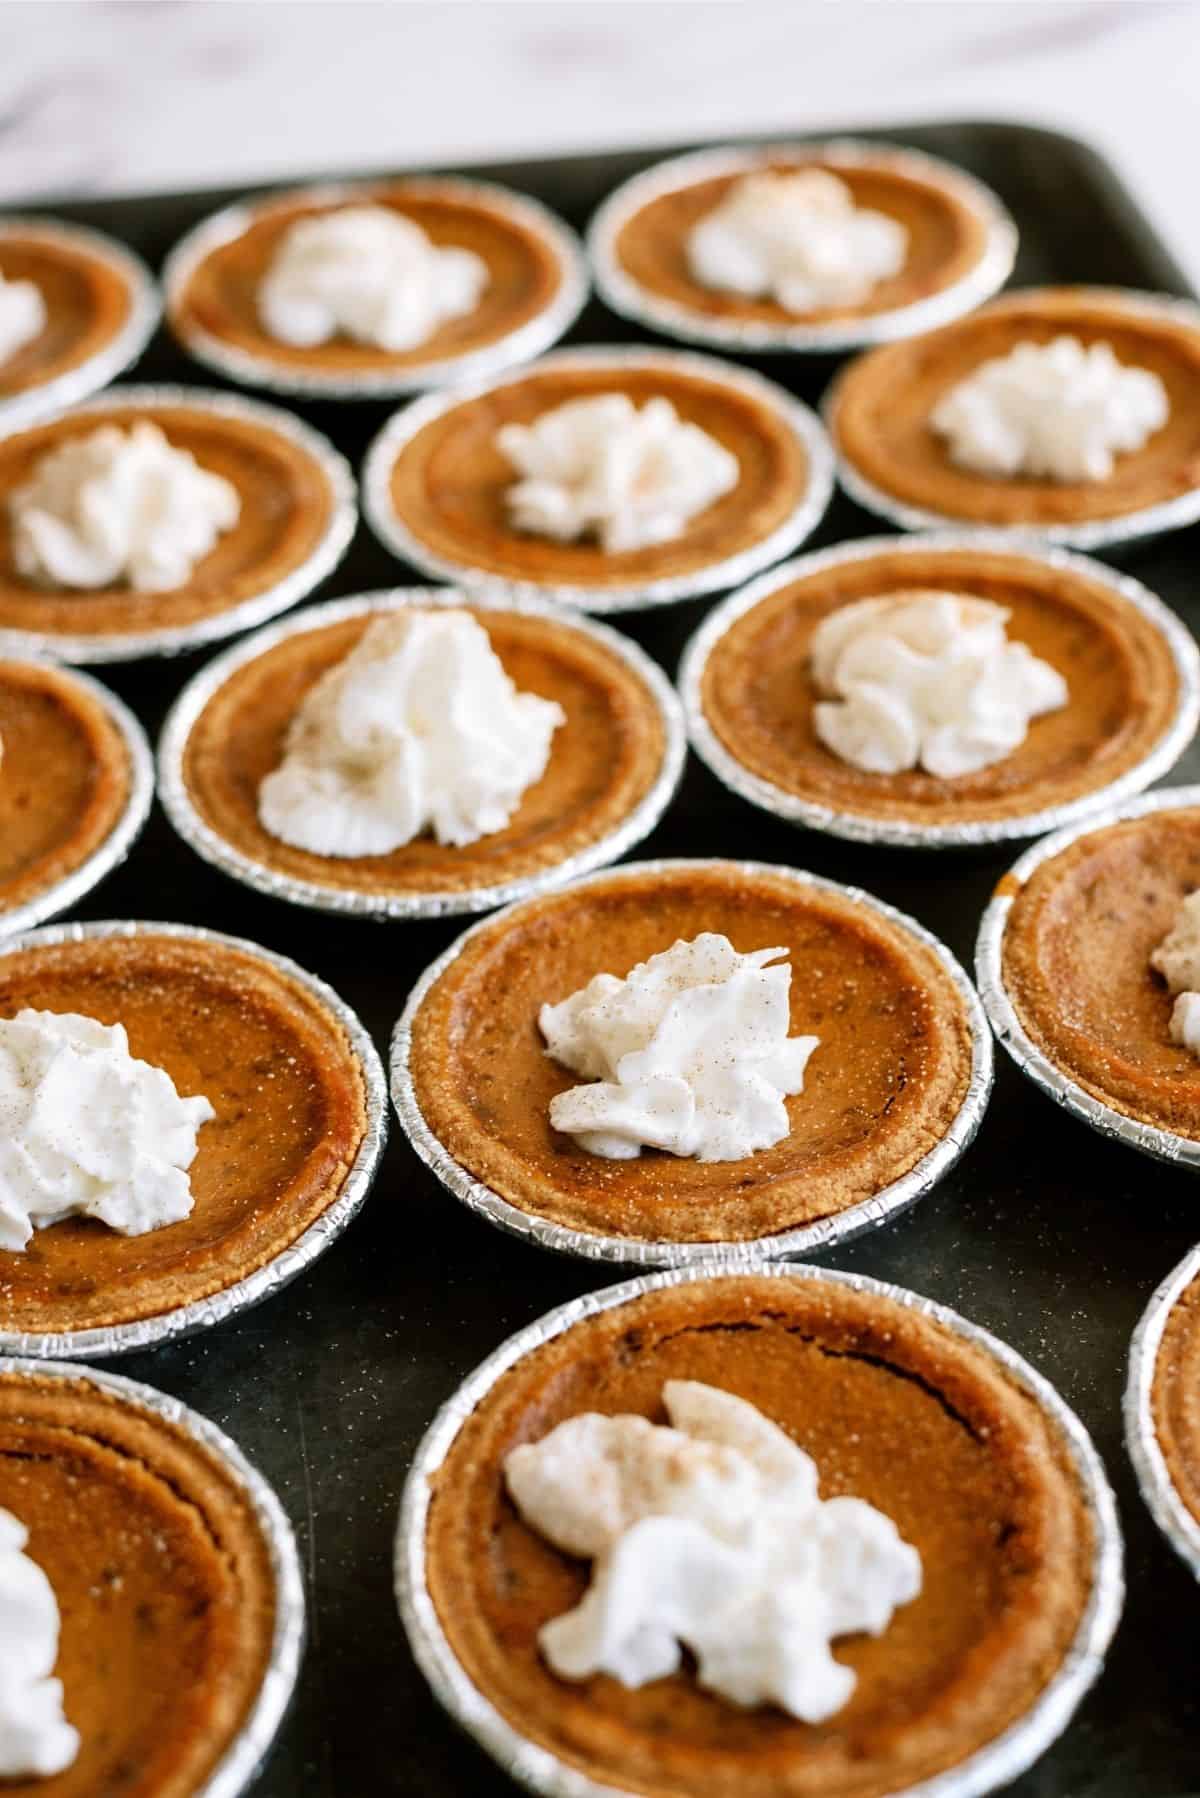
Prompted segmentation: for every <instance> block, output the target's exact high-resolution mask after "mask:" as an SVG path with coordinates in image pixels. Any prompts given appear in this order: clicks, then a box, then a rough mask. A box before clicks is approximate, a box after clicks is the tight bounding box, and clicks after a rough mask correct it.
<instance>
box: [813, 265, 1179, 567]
mask: <svg viewBox="0 0 1200 1798" xmlns="http://www.w3.org/2000/svg"><path fill="white" fill-rule="evenodd" d="M1040 291H1042V289H1039V288H1034V287H1025V288H1012V289H1010V291H1009V293H1007V294H1005V295H1004V296H1003V300H1008V299H1010V298H1011V299H1014V300H1016V299H1020V298H1022V297H1024V296H1028V295H1030V294H1036V293H1038V292H1040ZM1081 291H1082V292H1083V293H1084V294H1085V295H1086V296H1087V298H1088V299H1097V300H1102V301H1103V302H1104V303H1105V304H1106V305H1109V306H1112V307H1114V308H1115V307H1118V306H1121V307H1124V308H1125V310H1126V311H1127V312H1129V313H1130V314H1132V315H1133V316H1134V317H1137V316H1139V315H1143V316H1147V317H1150V318H1160V319H1167V320H1169V321H1171V322H1173V323H1175V324H1181V325H1186V326H1187V327H1189V328H1190V329H1191V330H1193V331H1195V332H1197V333H1198V334H1200V305H1197V304H1196V302H1195V301H1194V300H1181V299H1177V298H1175V297H1174V296H1172V295H1169V294H1161V293H1144V292H1141V291H1139V290H1138V289H1136V288H1125V287H1102V286H1091V285H1083V286H1082V287H1081ZM1003 300H1002V301H1001V302H999V303H1001V304H1002V303H1003ZM853 366H854V364H853V363H850V364H847V366H846V368H844V369H842V370H841V371H840V372H839V373H838V374H837V375H835V377H834V379H833V380H832V381H831V382H830V384H829V386H828V388H827V389H826V391H825V397H824V399H823V400H822V402H821V417H822V419H823V421H824V424H825V428H826V430H827V431H828V433H829V440H830V443H831V444H832V446H833V453H834V457H835V460H836V463H837V478H838V483H839V485H840V486H841V487H842V489H843V491H844V492H845V493H847V494H848V495H849V497H850V498H851V499H852V500H853V501H854V503H855V504H856V505H858V506H862V507H863V508H864V509H865V510H866V511H868V512H874V513H876V514H877V515H878V516H879V517H881V518H885V519H887V520H888V522H889V523H890V524H893V525H897V526H898V527H899V528H900V529H901V530H902V531H941V530H966V529H971V528H975V527H973V525H972V521H971V520H970V519H966V518H962V517H958V516H956V515H955V514H954V513H953V512H934V511H930V510H929V509H928V508H927V507H924V506H914V505H910V504H909V502H908V501H907V500H901V499H896V498H895V497H894V496H893V495H892V494H890V493H889V492H888V491H887V489H886V488H884V487H878V486H876V484H875V483H874V481H872V480H870V479H869V478H868V476H866V475H864V474H863V473H862V471H861V470H860V469H859V468H858V467H857V466H856V464H855V463H854V462H852V461H851V460H850V458H849V456H847V455H846V453H845V451H844V450H843V448H842V445H841V442H840V440H839V437H838V432H837V411H838V404H839V401H840V398H841V387H842V383H843V381H844V380H845V378H846V377H847V375H848V374H849V373H850V370H851V369H852V368H853ZM1197 518H1200V484H1198V485H1197V486H1195V487H1191V488H1189V489H1188V490H1187V492H1186V493H1177V494H1176V495H1175V496H1174V498H1173V499H1164V500H1158V501H1156V503H1155V504H1154V505H1152V506H1139V507H1138V508H1137V509H1136V510H1134V511H1131V512H1122V513H1120V514H1119V515H1118V516H1116V517H1114V518H1084V519H1079V520H1076V521H1075V522H1073V523H1066V524H1038V523H1036V521H1034V522H1026V523H1021V524H1012V525H996V524H993V525H989V526H987V527H986V528H987V529H988V530H990V531H991V532H992V533H993V534H995V535H999V536H1003V537H1007V538H1009V539H1010V540H1013V541H1017V540H1020V539H1025V540H1028V539H1030V538H1032V539H1034V540H1036V541H1038V542H1042V543H1056V544H1061V545H1062V546H1063V547H1064V548H1069V549H1079V550H1105V549H1109V548H1111V547H1112V546H1113V545H1115V544H1119V543H1133V542H1136V541H1137V540H1138V539H1139V538H1142V537H1154V536H1157V535H1158V534H1159V533H1160V532H1162V531H1174V530H1179V529H1180V528H1181V527H1182V526H1183V525H1186V524H1192V523H1194V522H1195V520H1196V519H1197Z"/></svg>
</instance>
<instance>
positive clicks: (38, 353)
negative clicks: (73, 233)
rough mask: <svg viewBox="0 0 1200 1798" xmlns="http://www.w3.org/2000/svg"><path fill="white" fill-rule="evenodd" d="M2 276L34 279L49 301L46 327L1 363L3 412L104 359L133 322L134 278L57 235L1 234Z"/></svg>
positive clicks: (0, 383)
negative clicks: (19, 396) (19, 399)
mask: <svg viewBox="0 0 1200 1798" xmlns="http://www.w3.org/2000/svg"><path fill="white" fill-rule="evenodd" d="M0 276H3V278H4V280H6V281H32V282H33V283H34V284H35V286H36V287H37V288H38V290H39V291H40V293H41V295H42V298H43V300H44V301H45V303H46V324H45V328H44V329H43V330H41V331H39V332H38V334H37V336H36V337H33V338H31V339H30V340H29V342H28V343H26V344H24V345H22V346H21V348H19V349H17V350H15V351H14V352H13V354H12V355H11V356H8V357H6V358H4V359H3V360H2V361H0V408H2V407H3V402H4V400H6V399H11V398H14V397H15V396H16V395H17V394H22V393H27V392H28V391H29V390H30V389H31V388H35V387H41V386H42V385H44V383H45V382H47V381H52V380H54V379H55V378H56V377H57V376H59V375H64V374H68V373H70V371H71V370H72V369H75V368H78V367H80V366H81V365H82V364H83V363H85V362H87V361H89V360H90V359H91V357H93V356H95V355H98V354H99V353H100V352H101V351H103V350H105V349H106V348H107V347H108V345H109V344H110V343H111V342H112V340H113V338H115V337H116V336H117V334H118V332H120V331H121V330H123V329H124V327H125V326H126V324H127V323H128V321H129V316H130V310H131V304H132V296H131V293H130V288H129V281H128V278H127V277H126V276H125V275H124V274H123V273H122V272H121V271H120V269H119V268H118V267H116V266H115V264H113V263H111V262H108V261H106V260H105V259H104V258H103V257H102V256H100V255H96V254H89V253H88V252H87V251H86V250H84V249H83V248H82V247H81V246H79V245H77V244H69V243H67V242H66V241H65V240H64V239H63V238H62V237H60V236H58V235H57V234H56V235H55V236H54V237H53V238H49V237H42V236H40V235H39V234H38V233H36V232H32V233H30V235H29V236H27V237H26V236H22V235H21V234H20V233H19V232H8V231H4V232H0Z"/></svg>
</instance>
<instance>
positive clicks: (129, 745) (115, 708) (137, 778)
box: [0, 656, 154, 952]
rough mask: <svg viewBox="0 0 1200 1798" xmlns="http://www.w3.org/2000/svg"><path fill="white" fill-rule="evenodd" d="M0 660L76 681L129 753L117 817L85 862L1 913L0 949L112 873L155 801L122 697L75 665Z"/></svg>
mask: <svg viewBox="0 0 1200 1798" xmlns="http://www.w3.org/2000/svg"><path fill="white" fill-rule="evenodd" d="M4 659H5V660H13V661H17V660H24V661H25V662H26V664H27V665H33V666H36V667H46V668H53V669H54V670H55V672H56V673H59V674H63V675H66V676H67V677H68V678H69V679H71V680H74V681H76V682H78V684H79V685H80V686H81V687H82V688H83V689H84V691H85V692H87V693H89V694H90V695H91V697H92V698H93V699H94V700H95V701H96V703H97V705H100V706H102V707H103V708H104V711H105V712H106V714H107V716H108V717H109V719H110V720H111V721H112V723H113V724H114V725H115V726H116V729H117V730H118V731H119V732H120V735H121V740H122V742H123V743H124V745H125V751H126V754H127V755H128V757H129V793H128V796H127V798H126V800H125V806H124V809H123V811H122V812H121V815H120V817H119V818H118V819H117V821H116V823H115V824H114V825H113V827H112V829H111V830H110V831H109V833H108V835H107V836H106V837H105V839H104V841H103V842H102V843H99V844H97V846H96V848H95V849H93V851H92V853H91V854H90V855H89V856H88V857H87V859H86V860H85V861H82V862H80V864H79V866H78V867H77V868H72V870H71V872H70V873H69V874H66V875H64V876H63V878H62V879H61V880H56V881H55V882H54V884H53V885H52V886H48V887H46V888H45V890H44V891H43V892H41V893H38V894H36V895H35V896H34V897H33V898H32V899H28V900H26V902H25V904H24V905H17V906H14V907H13V909H12V910H11V911H7V912H0V952H2V951H3V947H4V939H5V938H6V937H9V936H15V935H17V934H18V933H19V932H24V931H26V930H32V929H33V927H34V925H35V924H41V923H42V922H43V921H44V920H45V919H46V918H52V917H53V916H54V915H55V913H56V912H60V911H67V910H69V908H70V907H71V906H73V905H76V904H77V903H78V902H79V900H80V899H82V898H83V896H84V894H85V893H90V892H91V890H92V888H93V887H94V886H97V885H99V883H100V881H102V880H103V879H104V878H105V877H106V876H107V875H109V874H111V873H112V872H113V870H114V868H119V867H120V865H121V863H122V862H123V861H124V860H125V858H126V856H127V855H128V854H129V851H130V850H131V849H132V848H133V845H134V844H135V843H136V842H137V839H138V837H139V836H140V835H141V833H142V830H143V827H144V826H145V823H146V819H147V818H148V817H149V816H150V807H151V804H152V803H153V800H154V757H153V755H152V754H151V751H150V745H149V743H148V742H147V740H146V733H145V731H144V730H143V729H142V726H141V724H140V723H139V721H138V720H137V718H135V717H134V715H133V713H132V712H131V711H130V709H129V707H128V706H127V705H126V704H125V702H124V700H122V699H118V697H117V695H116V694H115V693H113V692H111V691H110V690H109V689H108V688H107V687H105V686H102V685H101V684H100V682H99V681H98V680H95V679H94V678H93V677H92V676H91V675H90V674H84V673H83V672H82V671H81V670H80V669H78V668H71V669H68V668H65V667H63V666H62V665H61V664H60V663H56V662H52V661H51V660H50V659H49V658H48V657H37V656H29V657H24V658H17V657H11V658H9V657H6V658H4Z"/></svg>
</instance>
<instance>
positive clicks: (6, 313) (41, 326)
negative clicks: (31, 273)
mask: <svg viewBox="0 0 1200 1798" xmlns="http://www.w3.org/2000/svg"><path fill="white" fill-rule="evenodd" d="M47 317H48V314H47V311H46V302H45V300H44V299H43V297H42V290H41V288H40V287H39V286H38V285H37V283H36V281H6V280H5V279H4V276H3V275H0V362H7V361H8V359H9V357H10V356H15V355H16V353H17V351H18V350H23V349H24V348H25V345H26V344H27V343H32V342H33V339H34V338H35V337H37V336H39V335H40V334H41V333H42V332H43V331H44V330H45V329H46V319H47Z"/></svg>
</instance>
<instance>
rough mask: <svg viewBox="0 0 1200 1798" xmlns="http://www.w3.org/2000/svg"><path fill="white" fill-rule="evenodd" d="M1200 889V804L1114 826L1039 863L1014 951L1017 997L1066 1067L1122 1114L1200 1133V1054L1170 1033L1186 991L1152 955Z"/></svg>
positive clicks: (1024, 1016) (1005, 966)
mask: <svg viewBox="0 0 1200 1798" xmlns="http://www.w3.org/2000/svg"><path fill="white" fill-rule="evenodd" d="M1006 878H1007V877H1006ZM1197 887H1200V811H1197V810H1195V809H1194V808H1187V809H1184V808H1180V809H1178V810H1173V811H1164V812H1157V813H1150V814H1148V815H1147V816H1146V817H1142V818H1130V819H1127V820H1126V821H1125V822H1124V823H1120V824H1111V825H1108V826H1106V827H1105V828H1104V829H1101V830H1094V831H1090V832H1088V834H1087V835H1086V836H1083V837H1081V838H1079V839H1078V840H1077V841H1076V842H1074V843H1072V844H1071V845H1070V846H1069V847H1068V848H1066V849H1064V850H1062V851H1061V853H1060V854H1058V855H1055V856H1053V857H1051V858H1050V859H1049V860H1048V861H1044V862H1043V863H1042V864H1041V866H1040V867H1038V868H1036V869H1035V870H1034V872H1033V873H1032V874H1031V875H1030V877H1029V879H1028V880H1027V881H1026V882H1025V884H1024V886H1023V887H1022V888H1021V890H1020V892H1018V893H1017V895H1016V897H1015V898H1014V900H1013V903H1012V908H1011V910H1010V912H1009V915H1008V921H1007V924H1006V927H1005V931H1004V941H1003V949H1002V955H1003V959H1002V971H1003V979H1004V985H1005V989H1006V991H1007V993H1008V996H1009V998H1010V1000H1011V1001H1012V1004H1013V1007H1014V1008H1015V1010H1016V1013H1017V1016H1018V1018H1019V1019H1020V1021H1021V1023H1022V1024H1023V1025H1024V1027H1025V1030H1026V1032H1027V1034H1028V1035H1029V1036H1030V1037H1031V1038H1032V1040H1033V1042H1034V1043H1035V1044H1036V1045H1037V1047H1038V1048H1039V1049H1040V1050H1041V1051H1042V1053H1043V1054H1044V1055H1045V1056H1046V1057H1047V1058H1048V1059H1049V1060H1050V1061H1051V1062H1053V1064H1054V1065H1055V1067H1057V1068H1059V1069H1061V1071H1062V1072H1063V1073H1064V1074H1067V1075H1069V1076H1070V1078H1071V1079H1072V1080H1075V1081H1077V1082H1078V1084H1079V1085H1080V1086H1082V1087H1083V1088H1084V1090H1085V1091H1086V1092H1089V1093H1091V1094H1092V1096H1093V1098H1096V1099H1100V1100H1102V1101H1103V1102H1104V1103H1105V1104H1107V1105H1111V1106H1113V1107H1114V1108H1115V1109H1116V1110H1117V1111H1122V1112H1124V1113H1125V1114H1126V1115H1127V1116H1129V1117H1133V1118H1138V1119H1140V1120H1141V1121H1142V1122H1143V1123H1146V1124H1153V1125H1156V1126H1157V1127H1158V1128H1159V1129H1160V1130H1170V1131H1173V1132H1175V1134H1177V1135H1179V1136H1187V1137H1194V1138H1200V1061H1197V1059H1196V1057H1195V1056H1194V1055H1192V1054H1191V1053H1190V1052H1189V1051H1188V1050H1187V1049H1184V1048H1183V1047H1181V1045H1180V1044H1178V1043H1173V1042H1172V1041H1171V1039H1170V1036H1169V1034H1168V1027H1169V1025H1170V1019H1171V1010H1172V1007H1173V1004H1174V1000H1173V998H1172V996H1171V994H1170V993H1169V992H1168V990H1167V984H1166V981H1165V980H1163V978H1162V976H1161V975H1159V974H1156V973H1155V972H1154V971H1153V970H1152V968H1151V966H1150V956H1151V953H1152V952H1153V951H1154V950H1155V949H1156V948H1157V947H1158V945H1159V943H1161V941H1162V939H1163V938H1164V937H1165V936H1166V935H1167V933H1168V931H1169V930H1170V929H1171V927H1172V926H1173V924H1174V922H1175V915H1176V913H1177V911H1178V909H1179V904H1180V901H1181V900H1182V899H1185V898H1186V897H1187V895H1188V894H1189V893H1191V892H1194V891H1195V890H1196V888H1197ZM1001 890H1002V891H1003V890H1004V883H1002V884H1001Z"/></svg>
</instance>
